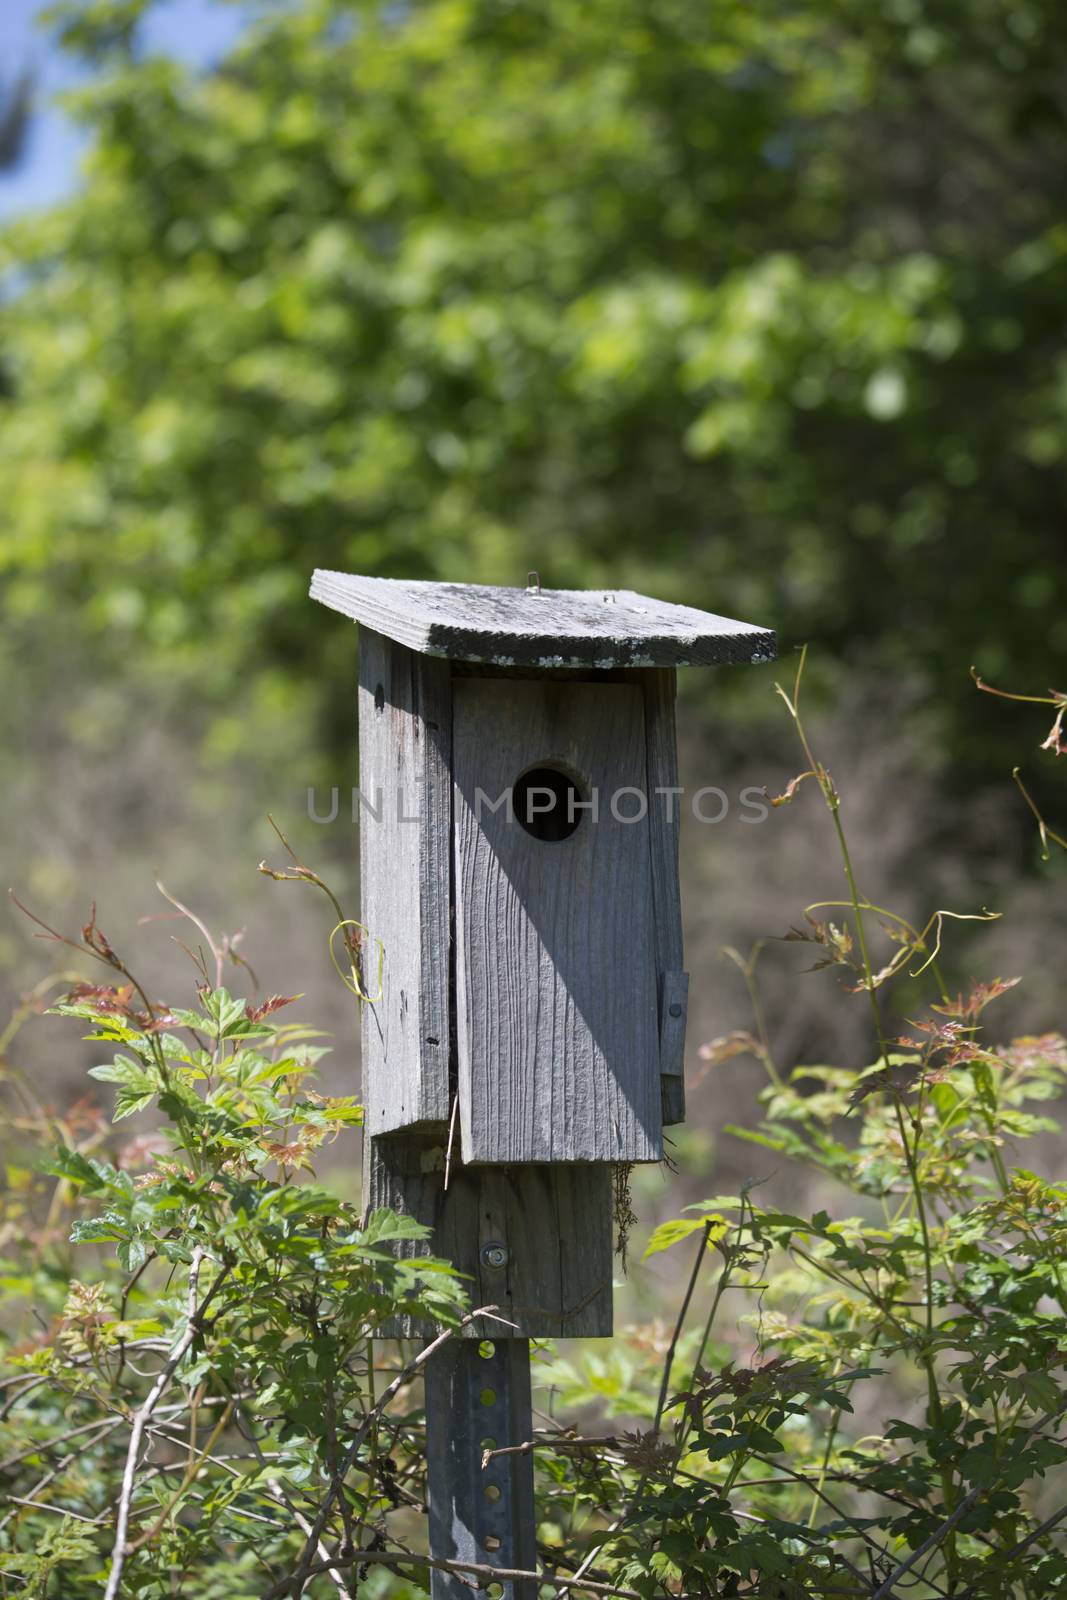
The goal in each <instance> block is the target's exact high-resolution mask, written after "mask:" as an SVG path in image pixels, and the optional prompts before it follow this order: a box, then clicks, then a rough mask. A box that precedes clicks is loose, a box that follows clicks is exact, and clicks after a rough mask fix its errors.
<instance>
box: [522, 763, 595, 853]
mask: <svg viewBox="0 0 1067 1600" xmlns="http://www.w3.org/2000/svg"><path fill="white" fill-rule="evenodd" d="M584 804H585V796H584V795H583V793H582V791H581V789H580V787H579V786H578V782H577V780H576V779H574V778H572V777H571V775H570V773H569V772H564V771H563V769H562V768H561V767H550V766H538V767H528V768H527V770H526V771H525V772H524V773H522V774H521V776H520V777H518V778H516V780H515V782H514V784H513V785H512V789H511V809H512V811H513V812H514V814H515V821H516V822H517V823H518V824H519V825H520V827H522V828H525V830H526V832H527V833H528V834H529V835H530V837H531V838H533V839H539V840H540V841H541V843H542V844H559V843H560V842H561V841H562V840H564V839H569V838H570V836H571V834H572V833H574V831H575V830H576V828H577V827H578V824H579V823H580V822H581V820H582V816H583V814H584V813H583V812H582V811H581V810H580V809H579V807H581V806H583V805H584Z"/></svg>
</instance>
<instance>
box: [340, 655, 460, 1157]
mask: <svg viewBox="0 0 1067 1600" xmlns="http://www.w3.org/2000/svg"><path fill="white" fill-rule="evenodd" d="M451 725H452V701H451V684H450V681H449V668H448V663H447V662H444V661H438V660H435V659H431V658H430V657H427V656H419V655H415V654H414V653H413V652H412V651H410V650H407V649H405V648H404V647H403V646H402V645H398V644H394V643H393V642H392V641H391V640H388V639H385V638H383V637H382V636H381V635H380V634H376V633H373V632H372V631H371V630H370V629H369V628H361V629H360V680H359V778H360V791H361V794H362V797H363V804H362V808H361V816H360V906H361V910H360V921H361V922H362V924H363V927H364V930H365V932H364V935H363V941H364V943H363V968H364V973H363V976H364V984H365V987H366V988H367V992H368V994H374V992H375V986H376V980H377V971H378V962H379V943H378V941H380V946H381V952H380V959H381V993H380V994H379V995H377V996H376V998H374V999H373V1000H368V1001H365V1002H364V1004H363V1007H362V1013H363V1016H362V1052H363V1100H364V1117H365V1127H366V1129H367V1132H368V1133H370V1134H371V1135H375V1134H380V1133H386V1132H389V1131H392V1130H395V1129H399V1128H408V1127H415V1126H425V1125H431V1126H432V1125H445V1124H447V1122H448V1116H449V1086H448V1059H449V918H450V913H449V892H450V891H449V878H450V870H451V826H452V798H451V797H452V779H451Z"/></svg>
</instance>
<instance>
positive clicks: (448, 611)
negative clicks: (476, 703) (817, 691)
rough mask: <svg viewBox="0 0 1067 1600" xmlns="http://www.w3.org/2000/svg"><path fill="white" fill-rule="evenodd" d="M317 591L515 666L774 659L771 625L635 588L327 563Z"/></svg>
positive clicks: (361, 615) (397, 631)
mask: <svg viewBox="0 0 1067 1600" xmlns="http://www.w3.org/2000/svg"><path fill="white" fill-rule="evenodd" d="M311 595H312V598H313V599H315V600H321V601H322V603H323V605H327V606H330V607H332V608H333V610H334V611H340V612H341V613H342V615H344V616H346V617H351V618H353V620H354V621H356V622H359V623H363V624H365V625H366V626H367V627H370V628H373V629H374V630H375V631H376V632H378V633H382V634H385V635H386V636H387V637H388V638H390V639H395V640H396V641H397V642H398V643H400V644H403V645H406V646H407V647H408V649H410V650H417V651H420V652H421V653H423V654H426V655H431V656H448V657H450V658H451V659H453V660H457V661H487V662H495V663H498V664H501V665H510V666H519V665H526V666H540V667H567V666H588V667H597V668H604V669H606V668H609V667H616V666H634V667H681V666H711V665H715V664H717V663H730V662H741V663H744V662H756V661H773V660H774V657H775V653H776V644H775V636H774V634H773V632H772V631H771V630H770V629H768V628H759V627H755V626H753V625H752V624H751V623H748V622H737V621H735V620H734V619H733V618H731V617H720V616H718V615H716V614H715V613H714V612H711V611H698V610H696V609H694V607H692V606H677V605H668V604H667V603H666V602H664V601H662V600H652V599H649V598H648V597H647V596H645V595H640V594H635V593H634V592H633V591H632V590H630V589H600V590H588V591H587V590H582V589H543V590H541V591H539V592H538V591H536V590H528V589H505V588H494V587H491V586H490V585H488V584H474V583H424V582H416V581H407V580H401V579H396V578H364V577H360V576H358V575H357V574H355V573H347V572H329V571H325V570H319V571H317V572H316V573H315V575H314V577H313V578H312V580H311Z"/></svg>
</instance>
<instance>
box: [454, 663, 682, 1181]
mask: <svg viewBox="0 0 1067 1600" xmlns="http://www.w3.org/2000/svg"><path fill="white" fill-rule="evenodd" d="M541 763H545V764H549V765H556V766H558V767H561V768H562V769H564V770H565V771H567V772H570V773H571V774H573V775H575V776H576V777H577V778H578V780H579V782H580V786H581V788H582V791H583V793H584V794H585V796H586V797H587V798H594V797H595V799H596V801H597V804H598V814H597V816H596V817H595V818H594V816H593V815H592V814H587V815H586V817H585V818H584V820H583V821H582V822H581V824H580V826H579V827H578V829H577V831H576V832H575V833H573V834H572V835H571V837H570V838H567V839H564V840H561V841H559V842H551V843H550V842H544V841H542V840H539V839H535V838H532V837H531V836H530V834H529V833H527V831H526V830H525V829H524V828H522V827H521V826H520V825H519V823H518V822H517V821H516V820H515V819H514V817H513V816H511V815H510V814H509V811H508V809H507V807H506V806H500V808H499V809H497V810H495V811H494V810H492V809H491V806H492V805H494V804H496V803H497V802H498V800H499V799H500V798H501V797H502V796H504V795H505V794H506V793H507V792H508V790H509V788H510V786H511V785H513V784H514V782H515V780H516V779H517V778H518V777H519V775H520V774H521V773H522V772H523V771H524V770H526V769H528V768H529V767H531V766H533V765H537V764H541ZM453 771H454V779H455V784H454V791H453V815H454V836H455V852H456V856H455V869H454V874H453V877H454V884H455V905H456V1013H457V1017H456V1043H457V1055H458V1066H459V1106H460V1126H461V1129H462V1141H463V1142H462V1150H463V1159H464V1161H468V1162H472V1161H473V1162H502V1163H507V1162H514V1161H551V1162H559V1161H610V1162H618V1161H658V1160H659V1159H660V1157H661V1154H662V1137H661V1114H660V1093H659V1037H658V1032H659V1030H658V1017H657V996H656V966H655V940H654V917H653V905H652V873H651V865H650V847H649V828H648V818H647V814H646V815H640V814H639V813H640V807H641V803H642V800H644V790H645V779H646V763H645V735H644V714H643V705H642V697H641V691H640V689H639V688H637V687H636V686H630V685H624V684H584V683H582V684H573V683H567V684H556V683H551V682H528V683H518V682H500V681H494V680H479V679H476V678H470V679H465V680H457V681H456V682H455V684H454V699H453ZM623 790H630V791H632V792H631V793H629V794H622V793H621V791H623ZM486 801H488V802H489V803H488V804H486ZM645 804H646V806H647V801H645ZM631 815H637V816H638V820H636V821H629V820H622V818H624V817H627V818H628V817H630V816H631Z"/></svg>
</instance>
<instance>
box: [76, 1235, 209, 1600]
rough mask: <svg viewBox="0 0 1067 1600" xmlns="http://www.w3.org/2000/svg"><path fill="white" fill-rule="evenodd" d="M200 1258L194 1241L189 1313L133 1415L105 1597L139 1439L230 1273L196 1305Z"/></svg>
mask: <svg viewBox="0 0 1067 1600" xmlns="http://www.w3.org/2000/svg"><path fill="white" fill-rule="evenodd" d="M203 1260H204V1251H203V1250H202V1249H201V1248H200V1246H199V1245H197V1247H196V1249H195V1250H194V1251H193V1259H192V1262H191V1264H190V1267H189V1315H188V1319H187V1321H186V1324H185V1329H184V1332H183V1333H182V1335H181V1338H180V1339H179V1340H178V1342H177V1344H176V1345H175V1346H174V1348H173V1350H172V1351H171V1353H170V1355H169V1357H168V1358H167V1360H166V1362H165V1364H164V1366H163V1368H162V1370H161V1371H160V1373H159V1376H158V1377H157V1378H156V1381H155V1383H153V1385H152V1387H151V1389H150V1390H149V1391H148V1395H147V1397H146V1398H145V1401H144V1403H143V1405H142V1406H141V1407H140V1409H139V1410H138V1412H137V1414H136V1416H135V1417H134V1419H133V1428H132V1429H131V1431H130V1443H129V1448H128V1449H127V1451H126V1466H125V1468H124V1470H123V1474H122V1490H121V1493H120V1495H119V1509H118V1518H117V1520H116V1524H115V1545H114V1549H113V1550H112V1553H111V1571H110V1573H109V1574H108V1580H107V1588H106V1589H105V1590H104V1600H115V1596H116V1595H117V1594H118V1592H119V1585H120V1583H121V1582H122V1569H123V1567H124V1565H125V1563H126V1557H127V1555H128V1554H129V1546H128V1544H127V1535H128V1533H129V1527H130V1501H131V1500H132V1498H133V1488H134V1478H135V1476H136V1472H137V1460H138V1457H139V1456H140V1453H141V1441H142V1439H143V1438H144V1432H145V1428H146V1427H147V1426H148V1423H149V1422H150V1420H151V1417H152V1413H153V1412H154V1411H155V1409H156V1406H157V1405H158V1404H159V1402H160V1400H161V1399H162V1398H163V1395H164V1394H165V1393H166V1391H167V1389H168V1388H169V1386H170V1381H171V1379H172V1378H173V1376H174V1373H175V1371H176V1370H177V1368H178V1366H179V1364H180V1363H181V1361H182V1358H183V1357H184V1356H185V1354H186V1352H187V1351H188V1349H189V1347H190V1346H191V1345H192V1343H193V1340H194V1339H195V1338H196V1336H197V1334H198V1333H199V1332H200V1330H201V1326H202V1323H203V1317H204V1313H205V1311H206V1310H207V1308H208V1306H209V1305H210V1304H211V1302H212V1300H214V1298H215V1296H216V1294H217V1293H218V1291H219V1290H220V1289H221V1288H222V1285H223V1282H224V1281H225V1279H226V1278H227V1277H228V1276H229V1272H230V1268H229V1267H228V1266H224V1267H222V1268H221V1270H220V1271H219V1274H218V1276H217V1277H216V1279H215V1281H214V1283H213V1284H212V1285H211V1288H210V1289H209V1290H208V1292H207V1294H206V1295H205V1296H204V1298H203V1300H202V1301H201V1302H200V1304H199V1305H197V1300H196V1295H197V1288H198V1286H199V1281H200V1267H201V1264H202V1262H203Z"/></svg>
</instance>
